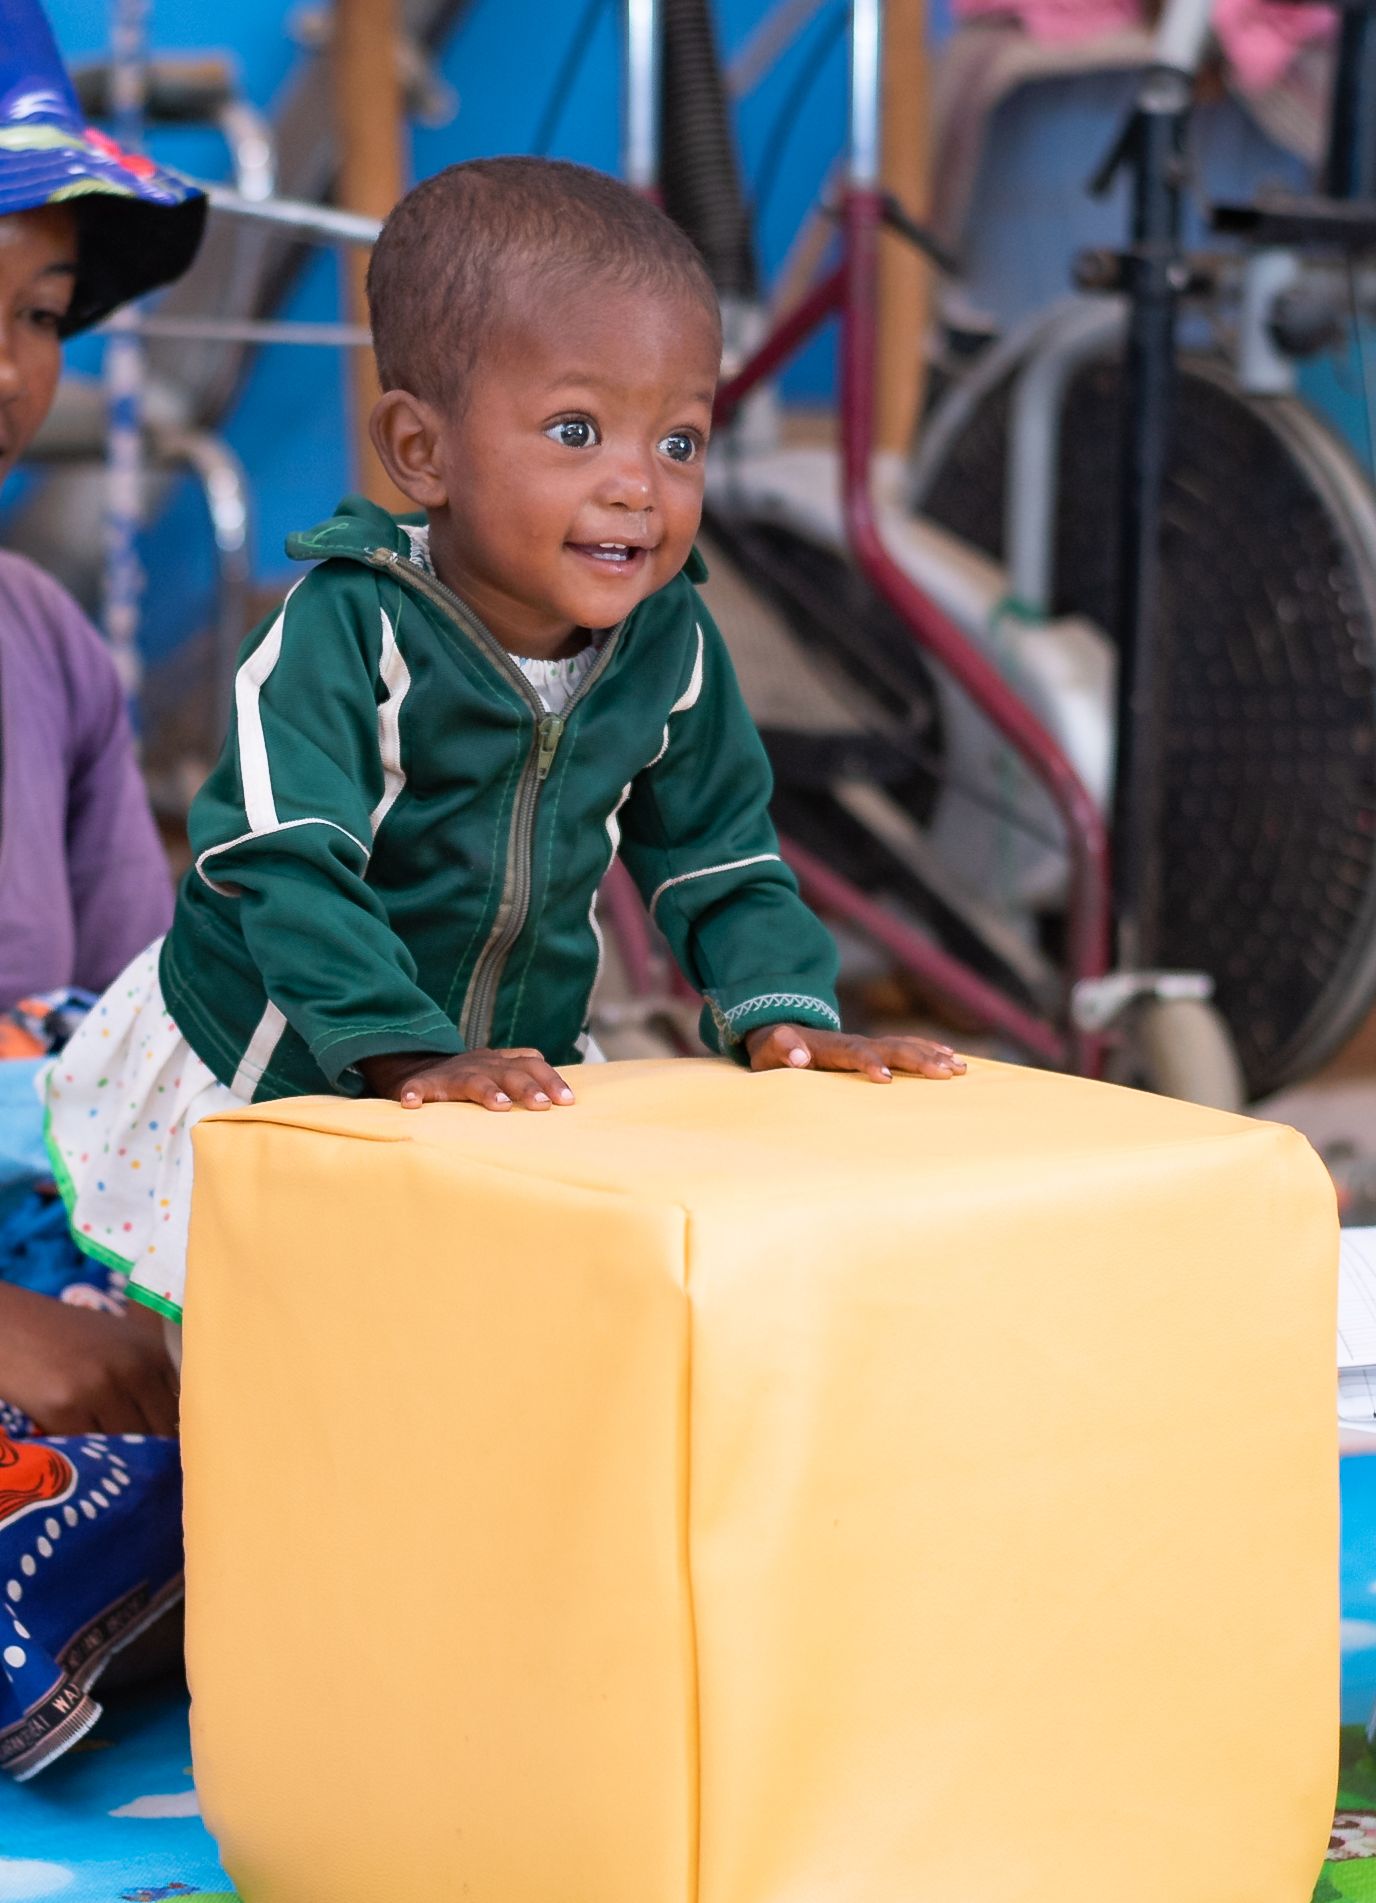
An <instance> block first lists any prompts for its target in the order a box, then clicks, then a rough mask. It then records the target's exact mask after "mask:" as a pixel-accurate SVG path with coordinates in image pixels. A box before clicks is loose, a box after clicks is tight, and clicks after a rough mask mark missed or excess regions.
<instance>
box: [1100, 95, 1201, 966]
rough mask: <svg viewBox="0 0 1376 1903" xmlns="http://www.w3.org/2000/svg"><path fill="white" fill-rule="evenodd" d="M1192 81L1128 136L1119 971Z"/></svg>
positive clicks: (1151, 714) (1154, 719) (1144, 864)
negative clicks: (1129, 244)
mask: <svg viewBox="0 0 1376 1903" xmlns="http://www.w3.org/2000/svg"><path fill="white" fill-rule="evenodd" d="M1192 84H1193V81H1192V77H1191V75H1190V74H1188V73H1186V72H1183V71H1177V70H1175V69H1172V68H1168V67H1158V68H1156V69H1155V70H1154V71H1152V72H1151V73H1149V74H1148V75H1147V78H1146V80H1145V81H1144V82H1143V85H1142V88H1141V91H1140V93H1139V95H1138V101H1137V111H1136V119H1135V124H1134V128H1133V131H1132V134H1131V147H1130V155H1131V157H1130V162H1131V175H1132V248H1131V251H1130V253H1129V255H1128V260H1127V264H1128V283H1127V286H1126V288H1127V291H1128V298H1129V315H1128V336H1127V350H1126V355H1125V359H1124V368H1123V432H1122V439H1121V441H1122V470H1121V477H1120V484H1121V486H1120V490H1119V522H1118V551H1119V556H1118V600H1117V614H1116V633H1117V637H1118V695H1117V702H1118V717H1117V749H1116V759H1115V765H1114V776H1113V834H1112V836H1113V874H1114V882H1113V883H1114V911H1115V914H1116V917H1117V923H1118V964H1119V965H1120V967H1122V968H1124V969H1127V970H1134V969H1142V968H1144V967H1148V966H1150V965H1152V964H1153V963H1154V962H1155V959H1156V946H1155V940H1156V937H1157V930H1158V927H1159V924H1160V900H1161V892H1160V872H1161V868H1160V863H1159V858H1160V855H1159V850H1158V848H1159V833H1160V817H1161V796H1162V753H1163V747H1164V743H1165V730H1164V707H1165V699H1166V681H1167V671H1168V668H1169V644H1170V626H1169V613H1168V610H1169V604H1165V607H1166V610H1167V612H1165V613H1163V612H1162V609H1163V603H1162V595H1161V588H1162V575H1163V564H1162V560H1161V526H1162V518H1163V513H1164V508H1163V505H1164V498H1165V487H1166V475H1167V463H1168V458H1169V454H1170V441H1171V415H1172V410H1173V408H1174V402H1175V374H1176V373H1175V350H1176V342H1175V330H1176V307H1177V303H1178V300H1179V287H1180V279H1181V273H1182V270H1183V265H1182V258H1181V210H1182V199H1183V181H1184V166H1185V132H1186V127H1187V124H1188V120H1189V111H1190V96H1191V90H1192Z"/></svg>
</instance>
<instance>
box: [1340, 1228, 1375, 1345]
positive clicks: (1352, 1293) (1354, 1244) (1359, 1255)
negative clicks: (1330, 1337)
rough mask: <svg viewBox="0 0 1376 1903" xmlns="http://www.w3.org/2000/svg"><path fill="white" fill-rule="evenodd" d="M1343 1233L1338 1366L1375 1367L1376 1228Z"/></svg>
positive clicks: (1346, 1230) (1345, 1230) (1351, 1230)
mask: <svg viewBox="0 0 1376 1903" xmlns="http://www.w3.org/2000/svg"><path fill="white" fill-rule="evenodd" d="M1341 1233H1342V1243H1341V1248H1340V1251H1339V1255H1338V1367H1339V1369H1366V1368H1370V1369H1373V1370H1376V1229H1344V1230H1343V1231H1342V1232H1341Z"/></svg>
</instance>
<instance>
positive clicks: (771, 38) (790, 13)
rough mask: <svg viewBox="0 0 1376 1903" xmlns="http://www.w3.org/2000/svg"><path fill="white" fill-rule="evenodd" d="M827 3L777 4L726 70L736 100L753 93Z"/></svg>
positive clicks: (794, 0) (786, 0)
mask: <svg viewBox="0 0 1376 1903" xmlns="http://www.w3.org/2000/svg"><path fill="white" fill-rule="evenodd" d="M826 5H827V0H775V5H774V7H773V8H772V9H771V11H770V12H769V13H767V14H766V15H765V17H764V18H763V19H762V20H761V21H760V23H759V25H758V26H757V27H756V28H755V29H754V30H753V32H751V34H750V35H749V37H748V38H747V40H746V42H745V44H744V46H742V47H741V49H740V51H739V52H738V53H737V54H736V56H735V58H734V59H733V60H732V61H731V64H730V65H729V66H728V67H727V69H726V86H727V90H728V91H729V92H730V94H731V97H732V98H733V99H744V98H745V97H746V95H747V94H748V93H752V92H754V90H755V88H756V87H757V86H758V85H759V83H760V81H761V80H762V79H763V78H764V76H765V74H766V73H767V72H769V71H770V70H771V68H772V67H773V66H774V65H775V63H776V62H777V61H778V60H779V59H780V58H781V57H782V55H783V54H784V53H786V52H787V51H788V48H789V47H790V46H792V44H793V42H794V41H795V40H796V39H797V38H798V37H799V35H800V34H802V33H804V32H806V30H807V28H808V27H810V26H811V25H812V22H813V21H814V20H815V19H816V17H817V15H818V14H819V13H820V12H821V11H822V8H823V7H824V6H826Z"/></svg>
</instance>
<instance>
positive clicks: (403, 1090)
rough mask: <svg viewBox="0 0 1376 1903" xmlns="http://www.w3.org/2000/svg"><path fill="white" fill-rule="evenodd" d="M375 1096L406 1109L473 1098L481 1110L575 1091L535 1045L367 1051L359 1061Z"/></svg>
mask: <svg viewBox="0 0 1376 1903" xmlns="http://www.w3.org/2000/svg"><path fill="white" fill-rule="evenodd" d="M359 1069H360V1070H361V1071H362V1072H363V1075H364V1078H365V1080H366V1082H367V1085H368V1088H369V1089H370V1090H371V1091H372V1093H373V1095H374V1096H375V1097H391V1098H392V1099H393V1100H394V1101H395V1102H397V1103H399V1104H401V1105H402V1106H403V1107H404V1108H405V1109H407V1110H415V1109H418V1108H419V1106H420V1105H421V1104H423V1103H476V1104H481V1105H482V1107H483V1109H484V1110H510V1108H511V1106H512V1105H513V1104H514V1103H515V1104H520V1105H521V1106H522V1108H523V1109H525V1110H548V1109H550V1107H551V1106H552V1105H554V1104H569V1103H572V1102H573V1092H572V1091H571V1090H570V1089H569V1087H568V1085H567V1084H566V1083H565V1082H564V1080H563V1078H562V1077H561V1076H560V1075H559V1073H558V1071H557V1070H554V1069H552V1068H551V1066H550V1065H548V1064H547V1063H546V1062H545V1060H544V1058H543V1057H541V1055H540V1053H539V1051H527V1050H517V1051H487V1050H483V1051H461V1052H460V1053H459V1055H458V1056H457V1057H417V1056H416V1055H414V1053H412V1054H409V1055H404V1056H397V1057H368V1058H365V1059H364V1060H363V1062H362V1063H361V1064H360V1065H359Z"/></svg>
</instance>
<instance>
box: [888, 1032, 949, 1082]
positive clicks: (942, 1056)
mask: <svg viewBox="0 0 1376 1903" xmlns="http://www.w3.org/2000/svg"><path fill="white" fill-rule="evenodd" d="M875 1049H876V1050H877V1051H878V1052H879V1053H880V1055H881V1056H882V1058H883V1061H884V1062H885V1063H886V1064H887V1065H888V1066H889V1068H890V1069H891V1070H898V1071H902V1072H904V1074H905V1075H907V1076H909V1077H935V1078H940V1077H959V1076H960V1075H961V1074H962V1072H963V1071H964V1069H965V1059H964V1058H963V1057H961V1056H959V1055H958V1054H957V1053H956V1052H955V1051H953V1050H952V1049H951V1047H950V1045H949V1044H934V1043H933V1042H932V1041H931V1040H930V1039H929V1038H925V1037H890V1038H880V1039H876V1040H875Z"/></svg>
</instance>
